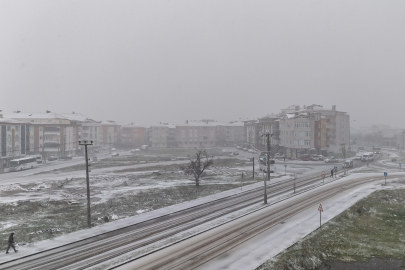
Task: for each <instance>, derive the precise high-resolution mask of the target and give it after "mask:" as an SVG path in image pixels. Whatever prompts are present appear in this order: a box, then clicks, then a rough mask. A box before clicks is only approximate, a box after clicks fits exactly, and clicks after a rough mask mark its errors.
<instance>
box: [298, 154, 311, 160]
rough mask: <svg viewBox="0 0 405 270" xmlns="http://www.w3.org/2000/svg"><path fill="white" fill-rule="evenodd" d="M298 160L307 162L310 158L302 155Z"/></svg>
mask: <svg viewBox="0 0 405 270" xmlns="http://www.w3.org/2000/svg"><path fill="white" fill-rule="evenodd" d="M300 160H303V161H309V160H310V157H309V155H308V154H303V155H301V156H300Z"/></svg>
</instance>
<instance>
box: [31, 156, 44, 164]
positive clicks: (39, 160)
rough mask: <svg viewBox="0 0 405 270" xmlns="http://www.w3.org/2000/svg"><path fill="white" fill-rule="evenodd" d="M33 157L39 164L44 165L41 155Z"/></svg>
mask: <svg viewBox="0 0 405 270" xmlns="http://www.w3.org/2000/svg"><path fill="white" fill-rule="evenodd" d="M31 157H35V158H36V160H37V164H41V163H42V156H41V155H31Z"/></svg>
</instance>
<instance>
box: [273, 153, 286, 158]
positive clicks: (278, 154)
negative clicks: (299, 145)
mask: <svg viewBox="0 0 405 270" xmlns="http://www.w3.org/2000/svg"><path fill="white" fill-rule="evenodd" d="M274 158H275V159H276V158H277V159H284V158H285V156H284V155H282V154H280V153H276V154H275V155H274Z"/></svg>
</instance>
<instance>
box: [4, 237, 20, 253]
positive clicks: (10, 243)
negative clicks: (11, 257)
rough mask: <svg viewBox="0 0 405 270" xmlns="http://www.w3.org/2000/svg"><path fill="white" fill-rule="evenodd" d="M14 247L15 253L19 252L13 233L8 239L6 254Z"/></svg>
mask: <svg viewBox="0 0 405 270" xmlns="http://www.w3.org/2000/svg"><path fill="white" fill-rule="evenodd" d="M10 247H12V248H13V249H14V252H17V251H18V250H16V249H15V247H14V233H11V234H10V236H9V237H8V247H7V251H6V253H8V250H9V249H10Z"/></svg>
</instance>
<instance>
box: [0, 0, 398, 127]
mask: <svg viewBox="0 0 405 270" xmlns="http://www.w3.org/2000/svg"><path fill="white" fill-rule="evenodd" d="M404 13H405V2H403V1H391V2H381V1H357V2H351V1H338V2H321V1H305V2H302V1H289V2H271V3H270V2H267V1H255V2H250V1H200V2H189V1H156V2H149V1H148V2H140V1H139V2H132V1H102V2H100V1H85V2H83V1H63V2H53V1H18V2H17V1H1V2H0V39H1V42H0V74H1V77H0V89H1V93H2V99H1V101H2V102H1V103H0V110H3V114H4V115H7V114H9V113H12V112H13V111H16V110H20V111H22V112H45V111H46V110H50V111H52V112H55V113H70V112H73V111H74V112H76V113H81V114H84V115H86V116H88V117H90V118H92V119H95V120H115V121H117V122H128V123H129V122H135V123H140V124H152V123H156V122H165V123H166V122H167V123H173V124H179V123H184V122H185V120H200V119H215V120H217V121H219V122H228V121H235V120H239V118H241V119H242V120H244V119H252V118H259V117H262V116H265V115H267V114H271V113H279V111H280V110H281V109H283V108H286V107H288V106H291V105H300V106H301V107H302V106H303V105H311V104H319V105H322V106H323V107H324V108H327V109H330V108H331V107H332V105H336V109H337V110H338V111H344V112H347V113H348V114H349V115H350V119H351V120H355V122H352V123H351V125H353V126H365V125H373V124H386V125H390V126H392V127H401V128H402V127H405V126H404V125H403V124H402V123H401V118H400V113H397V111H398V108H401V105H402V98H404V97H405V96H404V94H402V92H400V91H401V90H403V89H404V87H405V78H404V76H403V74H404V71H405V61H404V60H405V53H404V49H403V48H404V45H405V38H404V34H403V30H402V29H403V28H404V26H405V16H404V15H405V14H404Z"/></svg>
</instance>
